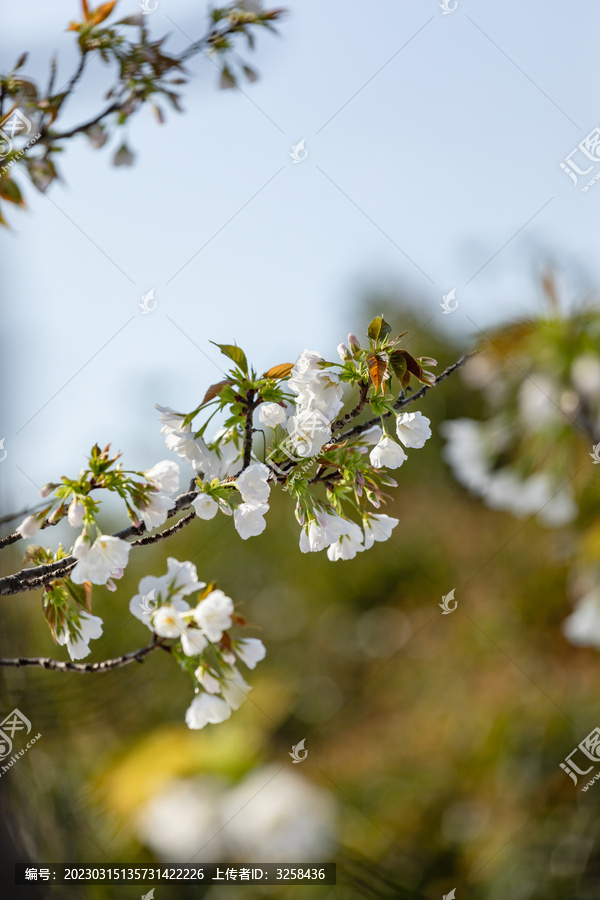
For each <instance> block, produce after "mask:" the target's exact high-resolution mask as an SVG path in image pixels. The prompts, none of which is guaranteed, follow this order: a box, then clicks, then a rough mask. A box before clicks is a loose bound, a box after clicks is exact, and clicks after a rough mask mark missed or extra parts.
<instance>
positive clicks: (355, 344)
mask: <svg viewBox="0 0 600 900" xmlns="http://www.w3.org/2000/svg"><path fill="white" fill-rule="evenodd" d="M348 346H349V347H350V349H351V350H352V352H353V353H356V352H357V350H360V341H359V339H358V338H357V337H356V335H355V334H352V332H350V334H349V335H348Z"/></svg>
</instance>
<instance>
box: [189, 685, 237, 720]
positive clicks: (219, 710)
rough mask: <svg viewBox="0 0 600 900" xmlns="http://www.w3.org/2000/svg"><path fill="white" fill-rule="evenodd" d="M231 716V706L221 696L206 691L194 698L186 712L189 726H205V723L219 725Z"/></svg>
mask: <svg viewBox="0 0 600 900" xmlns="http://www.w3.org/2000/svg"><path fill="white" fill-rule="evenodd" d="M230 716H231V707H230V706H229V704H228V703H226V702H225V700H223V699H222V698H221V697H217V696H216V695H215V694H207V693H205V692H204V691H202V693H200V694H197V695H196V696H195V697H194V699H193V700H192V702H191V704H190V706H189V707H188V709H187V712H186V714H185V721H186V724H187V726H188V728H192V729H198V728H204V726H205V725H208V724H212V725H217V724H218V723H219V722H224V721H225V720H226V719H228V718H229V717H230Z"/></svg>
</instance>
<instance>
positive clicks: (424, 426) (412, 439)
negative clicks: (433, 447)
mask: <svg viewBox="0 0 600 900" xmlns="http://www.w3.org/2000/svg"><path fill="white" fill-rule="evenodd" d="M430 425H431V422H430V420H429V419H428V418H427V416H424V415H423V413H420V412H409V413H403V414H402V415H400V416H398V417H397V418H396V434H397V435H398V438H399V440H401V441H402V443H403V444H404V446H405V447H413V448H414V449H416V450H420V449H421V448H422V447H424V446H425V441H427V440H429V438H430V437H431V428H430V427H429V426H430Z"/></svg>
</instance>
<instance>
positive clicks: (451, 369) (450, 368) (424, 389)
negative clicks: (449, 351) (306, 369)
mask: <svg viewBox="0 0 600 900" xmlns="http://www.w3.org/2000/svg"><path fill="white" fill-rule="evenodd" d="M477 352H478V351H477V350H475V351H474V352H473V353H464V354H463V355H462V356H461V357H460V359H458V360H457V361H456V362H455V363H453V364H452V365H451V366H448V368H447V369H445V370H444V371H443V372H442V373H441V374H440V375H438V376H437V378H436V379H435V384H424V385H423V387H422V388H421V389H420V390H419V391H417V393H416V394H411V395H410V397H404V398H401V399H400V400H398V401H397V402H396V403H394V409H395V410H400V409H404V407H405V406H408V405H409V404H411V403H414V402H415V400H420V399H421V397H424V396H425V394H426V393H427V391H429V390H431V388H432V387H436V386H437V385H438V384H439V383H440V381H444V379H445V378H448V377H449V376H450V375H452V374H453V373H454V372H456V370H457V369H460V367H461V366H464V364H465V363H466V361H467V360H468V359H470V358H471V357H472V356H475V355H476V353H477ZM391 415H392V413H391V412H388V413H385V414H384V415H383V417H382V418H384V419H388V418H389V417H390V416H391ZM380 421H381V417H380V416H377V417H376V418H374V419H369V421H368V422H363V423H362V424H361V425H355V426H354V428H351V429H350V431H346V432H345V433H344V434H341V435H340V436H339V438H338V440H339V441H344V440H348V439H349V438H352V437H355V436H356V435H357V434H361V433H362V432H363V431H367V430H368V429H369V428H372V427H373V425H379V422H380Z"/></svg>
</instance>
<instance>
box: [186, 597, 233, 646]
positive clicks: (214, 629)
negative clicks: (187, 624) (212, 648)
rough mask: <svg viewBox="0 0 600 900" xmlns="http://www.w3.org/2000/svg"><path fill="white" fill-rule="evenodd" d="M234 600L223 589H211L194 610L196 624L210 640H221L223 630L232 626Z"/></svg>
mask: <svg viewBox="0 0 600 900" xmlns="http://www.w3.org/2000/svg"><path fill="white" fill-rule="evenodd" d="M232 615H233V600H232V599H231V597H228V596H227V595H226V594H225V593H224V592H223V591H221V590H218V589H217V590H214V591H211V592H210V594H209V595H208V596H207V597H205V598H204V600H201V601H200V603H199V604H198V606H197V607H196V608H195V609H194V611H193V617H194V620H195V622H196V624H197V625H198V626H199V627H200V628H201V629H202V630H203V632H204V634H205V635H206V636H207V638H208V639H209V641H213V642H214V641H220V640H221V637H222V636H223V632H224V631H227V629H228V628H231V624H232V621H231V616H232Z"/></svg>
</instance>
